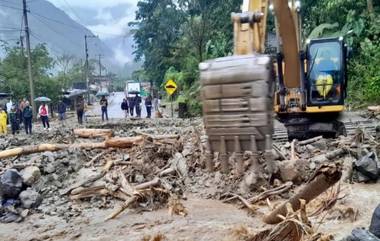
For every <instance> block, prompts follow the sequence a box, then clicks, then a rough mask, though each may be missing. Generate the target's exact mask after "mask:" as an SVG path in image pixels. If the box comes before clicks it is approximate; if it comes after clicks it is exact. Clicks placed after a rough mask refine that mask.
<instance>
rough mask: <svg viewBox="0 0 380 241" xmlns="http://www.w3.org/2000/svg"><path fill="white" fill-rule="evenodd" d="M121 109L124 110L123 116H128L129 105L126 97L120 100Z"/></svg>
mask: <svg viewBox="0 0 380 241" xmlns="http://www.w3.org/2000/svg"><path fill="white" fill-rule="evenodd" d="M121 109H122V111H124V114H125V118H127V117H128V112H129V107H128V101H127V99H126V98H124V99H123V102H121Z"/></svg>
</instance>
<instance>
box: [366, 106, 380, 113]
mask: <svg viewBox="0 0 380 241" xmlns="http://www.w3.org/2000/svg"><path fill="white" fill-rule="evenodd" d="M367 109H368V111H371V112H376V113H379V112H380V105H375V106H368V107H367Z"/></svg>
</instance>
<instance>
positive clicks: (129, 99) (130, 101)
mask: <svg viewBox="0 0 380 241" xmlns="http://www.w3.org/2000/svg"><path fill="white" fill-rule="evenodd" d="M127 99H128V107H129V114H130V115H131V116H133V109H134V108H135V102H134V98H133V97H128V98H127Z"/></svg>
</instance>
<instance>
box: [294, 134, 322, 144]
mask: <svg viewBox="0 0 380 241" xmlns="http://www.w3.org/2000/svg"><path fill="white" fill-rule="evenodd" d="M322 139H323V136H317V137H313V138H310V139H307V140H304V141H299V142H298V145H300V146H305V145H308V144H311V143H314V142H317V141H319V140H322Z"/></svg>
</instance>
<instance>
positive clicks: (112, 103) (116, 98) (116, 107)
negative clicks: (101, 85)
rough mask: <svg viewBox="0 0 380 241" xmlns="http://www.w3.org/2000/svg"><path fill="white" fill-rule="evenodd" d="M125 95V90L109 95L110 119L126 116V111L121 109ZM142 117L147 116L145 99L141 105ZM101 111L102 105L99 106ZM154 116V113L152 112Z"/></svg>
mask: <svg viewBox="0 0 380 241" xmlns="http://www.w3.org/2000/svg"><path fill="white" fill-rule="evenodd" d="M124 97H125V95H124V93H123V92H115V93H114V95H111V96H109V97H108V118H110V119H121V118H125V115H124V112H123V111H122V110H121V103H122V102H123V99H124ZM141 109H142V110H141V117H142V118H145V117H146V115H147V114H146V108H145V105H144V100H143V102H142V105H141ZM99 112H100V107H99ZM152 117H154V114H153V112H152Z"/></svg>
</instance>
